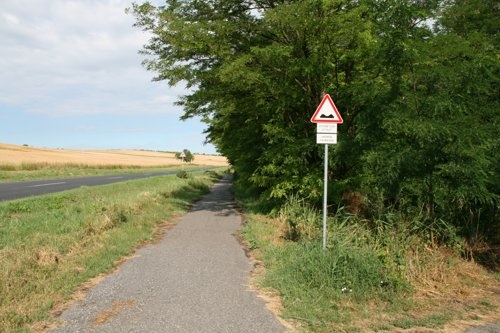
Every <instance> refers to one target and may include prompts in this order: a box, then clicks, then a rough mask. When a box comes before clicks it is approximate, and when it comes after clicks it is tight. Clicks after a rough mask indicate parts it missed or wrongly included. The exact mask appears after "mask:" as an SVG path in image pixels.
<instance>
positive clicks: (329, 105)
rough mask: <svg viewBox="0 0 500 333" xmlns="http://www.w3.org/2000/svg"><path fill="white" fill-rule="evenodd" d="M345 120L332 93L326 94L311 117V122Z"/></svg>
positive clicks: (339, 122)
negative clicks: (331, 95)
mask: <svg viewBox="0 0 500 333" xmlns="http://www.w3.org/2000/svg"><path fill="white" fill-rule="evenodd" d="M343 122H344V120H343V119H342V117H341V116H340V113H339V111H338V110H337V107H336V106H335V103H333V100H332V98H331V97H330V95H328V94H326V95H325V97H323V100H322V101H321V103H320V104H319V106H318V108H317V109H316V112H314V115H313V116H312V118H311V123H337V124H342V123H343Z"/></svg>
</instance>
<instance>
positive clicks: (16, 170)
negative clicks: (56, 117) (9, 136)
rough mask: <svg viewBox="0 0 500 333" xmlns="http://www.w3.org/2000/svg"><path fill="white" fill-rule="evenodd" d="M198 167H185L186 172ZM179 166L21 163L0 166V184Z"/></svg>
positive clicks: (169, 169) (158, 170)
mask: <svg viewBox="0 0 500 333" xmlns="http://www.w3.org/2000/svg"><path fill="white" fill-rule="evenodd" d="M198 167H200V166H199V165H186V166H184V167H183V168H184V169H185V170H187V171H189V170H193V169H195V168H198ZM180 169H181V167H180V166H173V165H166V166H164V167H142V166H130V165H105V166H95V165H86V164H71V163H68V164H50V163H23V164H21V165H13V164H0V182H15V181H28V180H42V179H51V178H62V177H83V176H106V175H114V174H125V173H127V174H128V173H143V172H161V171H175V170H180Z"/></svg>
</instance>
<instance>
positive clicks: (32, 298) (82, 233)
mask: <svg viewBox="0 0 500 333" xmlns="http://www.w3.org/2000/svg"><path fill="white" fill-rule="evenodd" d="M218 176H219V174H217V173H214V172H213V171H210V172H205V173H193V174H191V175H190V177H189V178H187V179H181V178H178V177H176V176H175V175H172V176H162V177H154V178H147V179H141V180H134V181H130V182H124V183H115V184H111V185H105V186H99V187H89V188H81V189H78V190H72V191H67V192H62V193H58V194H52V195H46V196H42V197H36V198H30V199H22V200H15V201H8V202H2V203H0V263H1V265H0V267H1V269H0V332H24V331H32V330H34V331H40V330H43V329H44V328H46V327H47V326H50V325H51V323H52V321H53V319H52V317H51V316H50V312H51V311H53V309H54V307H57V306H59V305H61V304H63V303H65V302H67V301H68V300H69V299H71V297H72V295H73V293H74V292H75V291H76V290H77V289H78V288H79V287H80V286H81V285H82V284H83V283H85V282H86V281H88V280H89V279H91V278H93V277H96V276H98V275H99V274H101V273H105V272H109V271H110V270H111V269H113V267H116V265H117V263H118V262H119V261H120V259H121V258H123V257H124V256H128V255H130V254H131V253H132V252H133V249H134V248H135V247H137V246H138V245H140V244H142V243H143V242H149V241H151V240H153V238H154V236H155V234H157V233H158V230H159V229H158V227H159V226H161V225H164V224H165V223H170V222H172V220H173V218H175V217H176V216H177V215H179V214H181V213H183V212H185V211H187V209H188V208H189V206H190V203H191V202H192V201H194V200H196V199H197V198H199V197H200V196H201V195H202V194H204V193H206V192H208V190H209V186H210V185H211V184H212V183H214V182H215V181H216V179H217V178H218Z"/></svg>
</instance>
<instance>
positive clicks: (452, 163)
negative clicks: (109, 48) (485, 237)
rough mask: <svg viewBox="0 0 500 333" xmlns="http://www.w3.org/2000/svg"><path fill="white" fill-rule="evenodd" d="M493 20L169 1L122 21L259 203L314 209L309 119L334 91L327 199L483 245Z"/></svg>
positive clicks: (358, 8) (492, 193)
mask: <svg viewBox="0 0 500 333" xmlns="http://www.w3.org/2000/svg"><path fill="white" fill-rule="evenodd" d="M490 4H492V5H491V6H490ZM499 7H500V6H499V3H498V1H497V0H494V1H492V2H489V1H488V2H485V1H481V0H453V1H452V0H426V1H422V0H384V1H381V0H307V1H293V0H276V1H273V0H264V1H251V0H247V1H236V0H210V1H207V0H203V1H202V0H167V1H166V2H165V5H164V6H160V7H154V6H152V5H151V4H149V3H143V4H135V5H133V7H132V8H131V11H132V12H133V13H134V14H135V16H136V19H137V26H139V27H141V28H143V29H145V30H147V31H149V32H150V33H151V35H152V37H151V39H150V41H149V42H148V43H147V45H145V47H144V50H143V53H144V55H145V56H146V60H145V65H146V67H147V68H148V69H149V70H152V71H155V72H156V73H157V74H158V75H157V77H156V79H157V80H165V81H167V82H168V84H170V85H175V84H177V83H179V82H184V83H185V84H186V85H187V87H188V88H190V90H189V91H190V93H188V94H187V95H186V96H184V97H182V98H181V100H179V104H180V105H182V106H183V107H184V111H185V114H184V116H183V118H188V117H191V116H201V117H202V118H203V120H204V121H205V122H206V123H207V124H208V129H207V139H208V140H209V141H210V142H212V143H213V144H215V146H216V147H217V149H218V150H219V151H220V152H221V153H222V154H224V155H225V156H227V158H228V159H229V161H230V163H231V164H232V165H233V166H234V168H235V170H236V174H237V177H238V182H240V184H242V185H244V186H245V187H246V188H248V189H253V190H254V191H255V192H256V193H258V194H260V195H261V197H262V198H263V199H266V200H280V199H282V198H285V197H286V196H287V195H289V194H292V193H298V194H299V195H301V196H302V197H307V198H309V200H311V202H318V201H319V198H320V196H321V187H322V159H323V156H322V154H323V149H322V148H323V147H320V146H318V145H316V143H315V126H314V125H313V124H311V123H310V122H309V119H310V116H311V114H312V113H313V112H314V109H315V108H316V106H317V104H318V103H319V101H320V100H321V97H322V94H323V93H329V94H330V95H331V96H332V97H333V99H334V100H335V102H336V104H337V106H338V107H339V109H340V112H341V114H342V116H343V118H344V121H345V122H344V124H342V125H341V126H339V130H340V133H339V144H337V145H335V146H334V147H333V148H332V154H331V155H330V161H329V162H330V165H331V173H330V175H329V176H330V178H331V179H332V180H334V181H335V182H334V184H335V186H334V188H333V190H332V194H333V195H331V196H330V198H331V200H332V201H335V202H339V201H340V200H341V197H342V194H343V193H349V192H351V193H358V195H361V196H362V197H364V198H365V199H366V200H365V201H366V202H375V201H377V200H379V203H380V205H382V208H384V209H385V208H387V207H392V208H393V209H398V210H399V211H400V212H402V213H403V214H406V215H408V216H417V217H418V218H421V219H423V220H425V221H429V224H431V225H432V224H433V223H434V221H436V220H444V221H447V223H451V224H454V225H456V226H457V227H459V228H462V229H464V230H465V229H471V226H472V225H474V226H475V227H476V229H477V230H478V229H479V228H478V226H481V228H482V230H484V233H486V231H487V230H495V228H497V227H498V208H497V207H498V191H499V184H498V183H499V182H498V165H500V161H499V153H498V151H499V149H498V148H499V139H498V128H499V126H498V119H499V108H498V72H499V62H498V27H497V25H496V24H495V23H496V18H497V17H498V10H499ZM331 183H332V182H331ZM344 198H346V197H345V196H344ZM367 206H369V204H367ZM369 208H370V207H369ZM366 214H367V215H366V216H367V217H371V215H373V207H372V211H371V212H370V210H368V212H367V213H366ZM492 228H493V229H492Z"/></svg>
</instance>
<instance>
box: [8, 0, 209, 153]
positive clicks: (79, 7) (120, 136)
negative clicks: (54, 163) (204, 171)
mask: <svg viewBox="0 0 500 333" xmlns="http://www.w3.org/2000/svg"><path fill="white" fill-rule="evenodd" d="M130 3H131V0H128V1H122V0H71V1H70V0H1V1H0V45H1V48H0V142H2V143H12V144H28V145H30V146H36V147H49V148H68V149H151V150H166V151H180V150H182V149H184V148H187V149H189V150H190V151H192V152H197V153H208V154H212V153H216V151H215V148H214V147H213V146H212V145H210V144H207V145H205V144H204V141H205V135H204V134H203V130H204V129H205V128H206V125H205V124H203V123H201V122H200V120H199V119H189V120H186V121H180V120H179V117H180V116H181V115H182V109H181V108H179V107H178V106H175V105H174V101H175V100H176V99H177V98H178V96H180V95H182V94H184V93H185V90H184V88H183V87H172V88H171V87H168V86H167V85H166V83H164V82H152V81H151V79H152V77H153V76H154V73H151V72H147V71H146V70H145V69H144V68H143V67H142V65H141V61H142V60H143V59H142V56H140V55H138V51H139V50H140V49H141V47H142V45H144V44H145V43H146V41H147V39H148V36H147V35H146V33H145V32H142V31H141V30H140V29H137V28H134V27H132V24H133V23H134V19H133V17H131V16H130V15H127V14H125V8H127V7H129V6H130ZM0 158H1V156H0Z"/></svg>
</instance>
